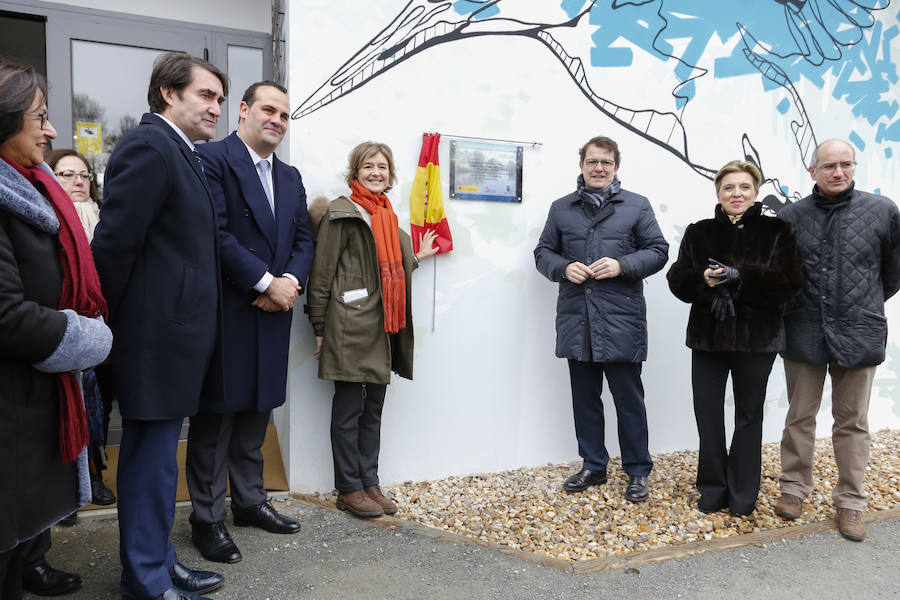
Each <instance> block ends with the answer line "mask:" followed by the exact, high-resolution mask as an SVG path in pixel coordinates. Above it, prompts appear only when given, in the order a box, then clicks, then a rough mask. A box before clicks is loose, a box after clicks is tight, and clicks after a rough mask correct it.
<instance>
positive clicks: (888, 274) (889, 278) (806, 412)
mask: <svg viewBox="0 0 900 600" xmlns="http://www.w3.org/2000/svg"><path fill="white" fill-rule="evenodd" d="M855 158H856V153H855V151H854V149H853V147H852V146H851V145H850V144H849V143H847V142H845V141H843V140H828V141H826V142H824V143H822V144H821V145H820V146H819V147H818V148H816V152H815V155H814V162H813V164H812V165H811V166H810V167H809V172H810V174H811V175H812V178H813V179H814V180H815V182H816V185H815V186H814V187H813V193H812V194H811V195H810V196H807V197H806V198H804V199H803V200H801V201H799V202H796V203H794V204H790V205H788V206H786V207H784V208H783V209H782V210H781V212H779V214H778V216H779V217H780V218H782V219H784V220H785V221H788V222H790V223H791V224H793V226H794V232H795V234H796V237H797V247H798V250H799V252H800V256H801V258H802V259H803V280H804V283H803V289H802V290H801V292H800V293H799V294H798V295H797V296H795V297H794V299H793V300H791V301H790V302H789V303H788V304H787V305H786V306H785V312H784V323H785V333H786V337H787V349H786V350H785V352H784V353H783V356H784V371H785V377H786V379H787V391H788V402H789V404H790V407H789V408H788V414H787V418H786V420H785V426H784V434H783V436H782V440H781V468H782V475H781V499H780V500H779V501H778V505H777V506H776V507H775V512H776V513H777V514H778V515H780V516H782V517H784V518H786V519H796V518H797V517H799V516H800V514H801V512H802V509H803V499H804V498H806V496H807V495H809V493H810V492H811V491H812V488H813V482H812V464H813V458H814V455H815V445H814V442H815V431H816V413H817V412H818V410H819V404H820V403H821V401H822V388H823V385H824V383H825V373H826V371H827V372H828V373H830V374H831V384H832V394H831V401H832V414H833V416H834V427H833V429H832V442H833V445H834V456H835V462H836V463H837V466H838V481H837V485H836V486H835V487H834V489H833V490H832V499H833V501H834V505H835V507H836V508H837V520H838V529H839V531H840V532H841V535H843V536H844V537H845V538H847V539H850V540H854V541H861V540H862V539H863V538H865V535H866V526H865V524H864V523H863V521H862V512H863V511H864V510H865V509H866V496H865V495H864V494H863V492H862V485H863V479H864V478H865V471H866V465H867V463H868V461H869V431H868V429H869V423H868V411H869V395H870V393H871V390H872V381H873V379H874V377H875V367H876V366H877V365H878V364H880V363H882V362H883V361H884V357H885V345H886V342H887V320H886V319H885V316H884V301H885V300H886V299H888V298H890V297H891V296H893V295H894V294H895V293H896V292H897V290H898V289H900V211H898V209H897V205H896V204H894V203H893V202H892V201H891V200H890V199H889V198H886V197H884V196H878V195H875V194H869V193H866V192H861V191H859V190H856V189H854V181H853V173H854V169H855V167H856V161H855Z"/></svg>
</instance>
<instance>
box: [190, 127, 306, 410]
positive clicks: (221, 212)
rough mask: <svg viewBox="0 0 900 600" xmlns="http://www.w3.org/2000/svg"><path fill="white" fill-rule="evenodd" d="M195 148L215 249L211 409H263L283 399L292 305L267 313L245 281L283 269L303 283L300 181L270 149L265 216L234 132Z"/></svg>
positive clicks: (261, 192)
mask: <svg viewBox="0 0 900 600" xmlns="http://www.w3.org/2000/svg"><path fill="white" fill-rule="evenodd" d="M198 149H199V151H200V155H201V156H202V157H203V167H204V170H205V172H206V177H207V180H208V182H209V187H210V190H211V191H212V196H213V201H214V203H215V206H216V215H217V218H218V224H219V244H220V246H221V249H222V279H223V315H224V319H223V321H224V328H225V335H224V338H223V340H224V344H223V351H224V356H225V390H224V401H223V402H222V404H221V405H220V406H219V408H218V409H217V410H213V411H211V412H237V411H242V410H255V411H259V412H262V411H266V410H270V409H272V408H274V407H276V406H280V405H282V404H283V403H284V400H285V386H286V384H287V361H288V348H289V346H290V336H291V320H292V317H293V311H289V312H273V313H270V312H265V311H263V310H262V309H260V308H256V307H255V306H251V304H250V303H251V302H253V300H254V299H255V298H256V297H257V296H258V295H259V292H257V291H256V290H254V289H253V286H254V285H255V284H256V283H257V282H258V281H259V280H260V278H261V277H262V276H263V274H264V273H265V272H266V271H268V272H269V273H271V274H272V275H274V276H275V277H281V276H282V275H283V274H284V273H290V274H291V275H293V276H294V277H296V278H297V281H299V282H300V285H301V286H302V288H303V289H305V287H306V279H307V277H308V276H309V270H310V268H311V266H312V259H313V251H314V242H313V237H312V230H311V227H310V223H309V214H308V213H307V210H306V191H305V190H304V189H303V180H302V178H301V177H300V173H299V172H298V171H297V169H295V168H294V167H291V166H290V165H286V164H285V163H283V162H282V161H280V160H278V157H275V156H274V155H273V161H272V162H273V169H272V183H273V192H274V197H275V215H274V216H273V215H272V209H271V208H270V206H269V200H268V198H267V197H266V193H265V191H264V190H263V187H262V184H261V182H260V180H259V175H258V174H257V170H256V166H255V165H254V164H253V162H252V160H251V159H250V154H249V153H248V152H247V147H246V146H245V145H244V142H243V141H241V139H240V138H239V137H238V136H237V133H232V134H231V135H230V136H228V137H227V138H225V139H224V140H222V141H220V142H212V143H209V144H201V145H199V146H198ZM303 289H301V292H302V291H303Z"/></svg>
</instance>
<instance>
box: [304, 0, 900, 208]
mask: <svg viewBox="0 0 900 600" xmlns="http://www.w3.org/2000/svg"><path fill="white" fill-rule="evenodd" d="M537 4H545V3H535V2H522V1H518V2H517V0H410V1H409V2H407V3H406V5H405V6H404V7H403V9H402V10H401V11H400V12H399V14H397V15H396V16H395V17H394V18H393V19H392V20H391V21H390V23H388V25H387V26H386V27H384V28H383V29H382V30H381V31H379V32H378V33H377V34H376V35H375V36H373V37H372V39H371V40H369V41H368V42H367V43H366V44H365V45H363V47H362V48H360V49H359V50H358V51H357V52H356V53H354V54H353V55H352V56H351V57H350V58H348V59H347V60H346V61H345V62H344V63H343V64H342V65H341V66H340V67H339V68H338V69H337V70H336V71H335V72H334V73H333V74H332V75H331V76H330V77H328V78H327V79H326V81H325V82H324V83H323V84H322V85H321V86H319V88H318V89H316V90H315V91H314V92H313V93H312V94H310V96H309V97H308V98H306V100H304V101H303V102H302V103H301V104H300V106H299V107H298V108H297V109H296V110H295V111H294V113H293V115H292V118H294V119H300V118H303V117H306V116H309V115H311V114H312V113H314V112H315V111H317V110H321V109H323V108H324V107H326V106H328V105H329V104H331V103H332V102H335V101H337V100H339V99H340V98H342V97H343V96H346V95H347V94H350V93H353V92H355V91H356V90H358V89H359V88H361V87H362V86H364V85H365V84H366V83H368V82H369V81H372V80H373V79H374V78H376V77H378V76H380V75H382V74H384V73H386V72H387V71H389V70H390V69H392V68H394V67H396V66H398V65H401V64H402V63H404V62H405V61H407V60H408V59H410V58H412V57H414V56H416V55H418V54H419V53H422V52H425V51H427V50H428V49H429V48H432V47H434V46H437V45H438V44H445V43H452V42H456V41H459V40H462V39H465V38H471V37H477V36H498V35H504V36H522V37H526V38H531V39H533V40H535V41H537V42H539V43H541V44H542V45H543V46H544V47H546V48H547V49H548V50H549V51H550V52H552V53H553V55H554V56H555V57H556V58H557V59H558V61H559V62H560V63H561V64H562V66H563V67H564V68H565V70H566V72H567V73H568V75H569V77H570V78H571V80H572V81H573V83H574V84H575V85H576V86H577V87H578V89H579V90H580V92H581V93H582V94H583V95H584V96H585V97H586V98H587V99H588V100H589V101H590V102H591V104H593V105H594V106H595V107H596V108H597V109H598V110H599V111H600V112H601V113H603V114H604V115H605V116H606V117H608V118H609V119H611V120H612V121H614V122H616V123H618V124H619V125H621V126H622V127H624V128H625V129H627V130H629V131H631V132H633V133H634V134H636V135H639V136H641V137H642V138H644V139H645V140H648V141H650V142H652V143H653V144H655V145H657V146H659V147H660V148H663V149H664V150H665V151H667V152H670V153H671V154H673V155H675V156H676V157H678V158H679V159H680V160H681V161H683V162H684V163H685V164H687V165H688V166H689V167H690V168H691V169H693V170H694V171H695V172H696V173H698V174H699V175H701V176H703V177H705V178H708V179H712V178H713V176H714V174H715V170H716V168H715V166H714V165H709V164H702V163H701V162H700V161H699V160H696V159H695V158H694V156H693V154H692V152H691V146H690V144H689V129H690V127H689V125H686V123H685V114H686V111H687V109H688V107H689V106H691V105H692V101H693V98H694V97H695V94H696V93H697V91H696V87H697V86H698V85H699V84H701V83H704V82H706V81H709V80H711V79H716V80H717V81H719V80H723V79H726V78H729V77H736V76H738V75H747V74H749V73H752V72H754V71H755V72H756V73H758V75H759V76H760V77H761V80H762V81H763V85H765V86H768V88H769V89H780V90H781V91H782V92H783V93H784V94H785V100H784V101H782V103H781V104H779V106H778V110H779V112H780V113H781V114H782V115H783V117H781V118H783V119H787V120H788V122H789V127H790V130H791V134H792V136H793V144H794V146H795V151H796V152H797V154H798V156H799V158H800V160H802V164H803V165H808V164H809V163H810V162H811V159H812V153H813V150H814V149H815V147H816V144H817V137H816V133H815V131H814V128H813V124H812V123H811V121H810V118H809V115H808V113H807V110H806V107H805V105H804V102H803V99H802V98H801V95H800V93H799V92H798V89H797V86H796V83H797V81H798V80H799V79H800V78H801V77H805V78H806V79H808V80H811V81H813V82H817V81H818V79H821V78H822V76H823V74H824V73H825V72H826V71H829V70H830V72H831V73H832V74H837V75H839V76H843V75H845V73H844V69H845V63H849V62H850V61H851V58H852V57H851V54H850V50H852V49H853V47H854V46H856V45H857V44H860V43H861V42H862V41H864V38H865V33H866V31H867V30H871V29H873V28H874V27H875V26H876V24H877V22H878V21H877V19H876V18H875V16H874V13H875V11H878V10H883V9H885V8H887V7H888V6H889V5H890V0H757V2H755V3H753V5H752V6H750V4H749V3H739V2H737V1H736V0H721V1H720V2H717V3H715V4H714V5H713V4H712V3H696V4H704V5H705V6H707V8H706V9H703V10H704V12H703V14H700V10H701V9H699V8H696V7H694V5H693V4H692V3H691V2H689V1H688V0H605V1H601V0H562V3H561V6H560V5H559V4H557V3H552V4H554V5H556V6H555V12H553V11H550V10H548V9H547V8H546V7H543V8H541V10H540V11H537V10H536V6H537ZM712 6H714V8H715V10H712V9H710V8H709V7H712ZM526 9H530V10H531V11H536V12H542V13H547V14H551V13H553V14H559V15H560V19H559V20H558V21H552V22H548V21H547V19H546V17H545V19H544V21H543V22H540V21H531V20H528V19H527V18H520V17H518V16H515V15H516V13H519V14H522V13H528V12H529V10H526ZM654 9H655V10H654ZM629 10H630V11H632V12H627V11H629ZM638 10H640V11H643V12H641V13H640V15H639V16H640V17H641V18H640V19H638V22H639V23H640V24H641V25H642V26H643V25H644V24H646V25H647V26H646V27H643V30H642V29H641V28H640V27H634V21H635V19H637V16H636V15H638V13H636V12H634V11H638ZM707 13H713V14H707ZM751 13H752V14H751ZM685 14H687V16H689V17H690V19H687V18H683V17H684V15H685ZM651 17H652V18H653V22H652V23H651V22H650V21H649V19H650V18H651ZM742 22H743V23H744V24H742ZM601 23H602V24H603V25H605V26H607V29H608V30H610V31H615V38H610V39H609V40H607V41H606V42H605V43H608V44H609V48H612V42H613V41H614V39H617V38H618V37H625V39H627V40H628V41H629V42H631V43H633V44H635V45H636V46H637V47H639V48H642V49H643V50H645V51H647V52H648V53H650V54H652V55H653V56H654V57H655V58H658V59H659V60H661V61H670V62H671V64H673V65H675V69H674V70H675V72H676V74H677V75H678V77H677V83H676V84H675V85H674V86H673V88H672V89H671V90H670V92H671V94H670V96H671V97H670V98H669V99H668V100H667V101H668V102H672V103H674V106H672V107H671V109H666V108H663V107H660V106H659V104H660V102H659V101H657V102H656V103H657V105H658V106H657V107H652V108H647V107H634V106H626V105H625V103H624V102H621V101H617V100H614V99H613V98H611V97H607V95H608V94H609V93H610V92H608V91H607V88H604V94H603V95H601V94H600V93H598V92H597V91H596V90H595V88H594V87H592V85H591V81H590V75H591V74H592V72H593V70H594V69H595V68H603V67H610V66H616V65H615V64H609V63H607V64H604V62H603V59H602V57H603V52H604V51H607V49H606V48H604V47H602V46H601V44H602V43H604V42H603V36H604V35H607V34H604V30H602V28H601V27H600V24H601ZM767 24H777V25H778V27H780V31H781V32H787V33H784V35H783V36H782V38H781V39H778V40H775V41H773V40H772V39H771V36H772V33H771V31H769V30H770V29H772V27H768V26H767ZM609 25H612V27H609ZM619 25H621V27H618V26H619ZM592 28H593V29H592ZM629 28H631V29H633V30H634V31H633V35H631V36H629V34H628V31H629V30H630V29H629ZM576 29H577V30H579V31H580V30H581V29H584V31H585V33H586V34H587V36H588V37H587V39H588V40H591V43H592V44H595V45H593V46H591V45H590V44H587V43H583V44H582V46H584V47H583V48H580V49H578V50H575V49H572V48H571V47H570V46H571V45H572V44H571V38H572V32H573V30H576ZM751 29H753V30H762V31H766V36H760V35H754V33H752V32H751ZM896 29H897V28H896V26H894V27H893V30H896ZM644 30H646V31H644ZM597 31H599V34H600V35H599V41H598V35H592V32H597ZM623 32H624V33H623ZM870 33H871V34H872V35H873V36H874V35H875V34H876V33H877V36H878V38H879V39H878V40H875V39H873V40H871V42H872V43H873V44H875V43H877V42H878V41H880V40H881V39H882V38H883V39H884V40H885V41H884V43H885V46H886V47H887V45H888V42H889V41H890V39H892V37H894V36H896V31H894V33H893V34H890V33H889V32H885V31H884V30H883V28H881V27H879V28H878V29H877V32H876V31H874V30H873V31H872V32H870ZM735 34H737V35H739V36H740V39H739V42H738V45H737V46H736V47H735V49H734V53H733V55H732V56H730V57H727V58H728V59H729V61H730V62H729V61H720V62H717V63H716V66H715V67H713V66H712V65H710V64H706V65H704V64H701V60H700V58H701V57H702V55H703V53H704V48H705V47H706V44H707V43H709V41H710V40H712V39H730V38H733V36H734V35H735ZM682 35H685V36H688V39H689V40H690V42H691V43H689V44H688V46H687V48H683V49H680V50H678V51H676V50H675V49H674V47H673V46H672V44H670V43H669V41H668V39H669V38H667V37H666V36H670V38H675V37H680V36H682ZM714 36H717V37H716V38H714ZM695 42H696V43H695ZM585 48H587V49H588V50H589V51H590V50H593V51H594V52H591V53H590V59H588V60H585V58H583V56H585ZM697 48H699V49H700V51H699V52H697ZM616 50H617V49H616ZM862 50H863V49H862V48H860V49H859V51H860V52H862ZM610 53H612V51H610ZM598 55H599V56H601V59H600V60H599V61H595V57H596V56H598ZM586 62H587V63H588V64H586ZM863 62H866V65H865V67H860V66H859V65H858V64H855V63H854V64H851V67H848V68H851V69H856V70H857V71H859V70H862V69H863V68H865V69H868V71H869V72H870V75H871V77H870V80H869V82H868V84H869V86H870V88H871V89H870V90H869V91H868V94H869V96H868V100H867V101H866V102H865V103H864V104H865V106H863V108H862V109H861V110H859V111H857V109H858V108H859V104H863V103H862V102H857V104H856V105H854V107H853V108H854V114H857V112H860V113H861V114H862V116H863V117H866V118H868V119H869V121H870V122H875V121H878V122H879V132H880V133H879V135H880V136H881V137H882V138H883V139H882V141H883V142H887V141H891V139H892V138H891V135H896V138H897V141H900V119H898V120H896V121H894V122H893V123H892V124H891V125H890V126H889V127H886V125H885V121H886V120H887V119H890V118H893V117H894V116H895V115H896V112H897V106H896V105H897V102H896V101H894V106H893V109H892V108H891V106H890V105H889V104H890V103H889V102H888V103H887V104H888V105H887V106H886V105H885V103H884V102H882V101H880V100H874V99H873V98H878V97H879V96H880V95H881V93H882V92H883V91H884V87H885V85H890V81H889V80H890V73H889V72H888V71H889V69H888V70H884V73H887V75H886V76H883V74H884V73H880V72H876V71H877V69H878V68H879V67H876V66H875V65H872V64H869V63H871V61H863ZM622 65H623V68H627V63H622ZM883 66H884V65H883ZM887 67H890V68H891V69H893V78H894V83H895V82H896V67H895V65H894V63H893V62H891V58H890V57H889V56H888V57H887ZM713 69H715V71H714V72H713ZM841 83H842V82H841V80H840V79H838V81H837V84H835V85H840V84H841ZM844 83H846V81H844ZM857 83H858V82H857ZM864 83H865V82H864ZM830 91H831V90H830ZM833 92H834V95H835V97H838V90H837V88H836V87H835V88H834V90H833ZM611 93H615V89H614V88H613V91H612V92H611ZM856 93H857V94H858V93H859V88H856ZM864 93H865V92H864ZM838 101H839V100H838ZM846 102H847V103H848V104H849V103H850V100H849V99H848V100H846ZM648 103H651V102H650V101H648ZM788 111H790V115H788V114H787V113H788ZM873 119H874V121H873ZM895 130H896V131H895ZM890 131H893V132H894V133H893V134H889V135H888V134H885V132H890ZM848 133H849V132H848ZM850 138H851V140H852V139H853V137H852V135H851V136H850ZM695 143H700V142H699V141H696V142H695ZM739 143H740V146H741V152H742V153H743V155H744V157H745V158H746V159H747V160H753V161H754V162H756V164H757V165H759V167H760V169H761V170H762V171H763V174H764V176H765V179H766V182H767V183H768V184H771V189H772V190H773V191H774V194H769V195H768V196H767V197H766V198H765V199H764V200H763V202H764V204H765V205H766V206H767V207H768V208H769V209H771V210H773V211H777V209H778V208H779V207H780V206H783V204H784V203H785V202H790V201H792V199H796V198H799V197H800V194H799V193H798V192H796V191H794V192H790V191H788V188H787V187H786V186H783V185H782V184H781V182H780V181H779V179H778V177H776V176H775V175H774V174H773V173H771V172H770V171H775V170H776V169H775V168H774V167H772V168H771V169H767V168H766V167H771V165H765V164H764V161H763V159H762V157H761V156H760V153H759V151H758V150H757V148H756V146H755V145H754V144H753V143H752V142H751V139H750V136H749V134H748V133H747V132H744V133H743V134H742V135H740V140H739ZM886 155H887V156H888V157H890V156H891V154H890V150H887V151H886ZM767 189H770V188H767Z"/></svg>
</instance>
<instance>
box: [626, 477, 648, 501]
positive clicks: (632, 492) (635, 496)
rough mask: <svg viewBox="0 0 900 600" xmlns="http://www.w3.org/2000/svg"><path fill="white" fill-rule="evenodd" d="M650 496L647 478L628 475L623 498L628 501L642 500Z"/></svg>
mask: <svg viewBox="0 0 900 600" xmlns="http://www.w3.org/2000/svg"><path fill="white" fill-rule="evenodd" d="M649 497H650V486H649V485H647V478H646V477H641V476H640V475H629V476H628V487H626V488H625V499H626V500H628V501H629V502H643V501H644V500H646V499H647V498H649Z"/></svg>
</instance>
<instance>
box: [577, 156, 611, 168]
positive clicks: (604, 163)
mask: <svg viewBox="0 0 900 600" xmlns="http://www.w3.org/2000/svg"><path fill="white" fill-rule="evenodd" d="M597 165H600V166H601V167H603V168H604V169H612V168H613V167H614V166H616V162H615V161H613V160H609V159H605V160H596V159H593V158H589V159H588V160H586V161H584V166H586V167H587V168H588V169H596V168H597Z"/></svg>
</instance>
